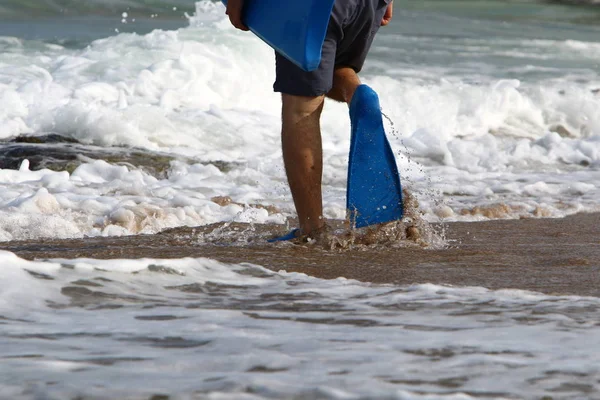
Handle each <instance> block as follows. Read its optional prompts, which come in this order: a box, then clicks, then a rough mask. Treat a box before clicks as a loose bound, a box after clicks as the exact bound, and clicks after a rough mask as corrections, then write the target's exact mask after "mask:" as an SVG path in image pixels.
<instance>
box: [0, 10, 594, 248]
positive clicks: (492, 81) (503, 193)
mask: <svg viewBox="0 0 600 400" xmlns="http://www.w3.org/2000/svg"><path fill="white" fill-rule="evenodd" d="M495 29H498V28H495ZM388 32H391V33H389V34H388ZM378 39H381V40H378V41H377V42H376V43H375V47H374V49H373V52H372V54H371V57H370V58H369V60H368V62H367V65H366V66H365V70H364V73H363V79H364V81H365V82H366V83H368V84H370V85H372V86H373V87H374V88H375V89H376V90H377V92H378V93H379V94H380V98H381V103H382V106H383V110H384V112H385V113H386V115H387V116H389V117H390V119H391V120H392V121H393V124H394V127H393V128H392V127H391V126H388V132H389V135H388V136H389V139H390V142H391V145H392V147H393V149H394V151H395V153H396V154H397V156H398V163H399V167H400V171H401V174H402V178H403V182H404V183H405V186H406V187H408V188H409V190H411V191H412V192H414V193H415V194H417V197H418V198H419V200H420V204H421V207H422V209H423V211H424V212H425V215H426V217H427V218H429V219H436V218H437V216H439V215H445V216H448V217H449V218H450V219H461V218H462V219H464V218H471V217H469V216H466V217H465V216H463V215H462V213H461V212H460V211H461V210H465V209H467V210H468V209H472V208H473V207H475V206H486V205H495V204H507V205H509V207H508V208H507V209H510V210H512V211H510V212H508V213H507V214H505V215H504V216H505V217H513V218H514V217H519V216H521V215H522V214H523V213H525V214H529V215H530V214H531V212H533V210H536V209H539V207H543V208H545V210H546V214H545V215H551V216H557V217H560V216H564V215H567V214H569V213H572V212H577V211H581V210H586V211H595V210H598V203H597V200H595V199H597V198H598V196H599V195H600V193H599V192H598V191H599V190H600V189H598V188H600V178H598V174H597V169H598V166H599V165H600V139H599V138H600V116H599V114H598V113H597V110H598V108H599V107H600V96H598V94H597V93H596V92H595V91H594V90H595V89H597V88H598V87H600V78H599V77H598V74H597V71H596V72H594V71H590V70H589V69H586V68H577V67H576V66H574V65H573V64H568V65H566V66H565V67H563V68H562V69H561V68H560V67H558V66H556V67H553V68H545V65H539V66H534V68H533V69H532V68H529V69H528V66H529V65H530V63H531V62H532V60H531V59H524V60H523V61H519V62H512V61H511V64H510V65H509V66H508V67H507V68H509V69H510V68H512V69H513V70H522V71H525V72H527V71H529V72H531V71H533V72H534V73H538V72H539V73H540V74H541V75H540V77H536V78H535V79H527V76H528V75H525V76H524V77H523V79H520V80H518V79H512V78H509V77H506V76H505V75H507V74H508V73H507V72H506V71H504V72H500V71H499V67H497V66H495V65H494V63H493V61H494V60H496V58H494V57H498V56H499V54H500V53H498V52H501V51H505V50H506V49H508V48H514V49H515V51H520V52H522V53H523V54H525V55H526V54H528V53H532V54H533V53H535V54H538V53H539V54H546V53H548V51H549V49H560V52H559V54H558V56H557V57H558V58H557V59H560V62H561V63H565V62H567V61H569V62H571V61H570V59H572V58H573V57H577V55H578V54H581V57H583V58H581V62H582V63H584V64H585V63H589V56H590V54H592V53H594V51H595V49H596V47H597V43H595V42H593V41H591V40H590V41H584V40H579V39H578V40H574V39H568V40H537V39H527V38H524V39H522V38H512V37H511V38H509V39H506V38H502V37H498V38H488V37H483V38H460V37H459V38H458V39H447V40H444V41H443V44H442V47H443V46H446V47H448V46H450V47H448V48H447V49H446V50H445V51H450V52H452V51H454V50H456V51H457V52H458V51H459V50H460V49H461V48H463V50H464V51H465V52H466V53H468V54H471V56H473V55H478V56H480V59H479V60H478V61H477V64H468V63H455V64H451V65H444V64H443V63H441V62H440V63H438V64H436V63H435V62H433V63H431V65H423V64H422V63H418V62H417V63H415V64H411V63H409V62H407V61H406V60H405V58H406V57H409V58H410V57H411V53H410V51H412V50H411V49H414V51H416V52H421V55H422V56H427V57H434V56H435V54H437V53H436V51H439V50H440V49H439V48H438V47H439V46H440V43H439V40H437V39H434V38H431V37H427V36H407V35H397V34H395V33H394V31H393V30H392V31H387V30H382V31H381V32H380V36H379V38H378ZM390 41H391V42H394V43H396V44H397V45H396V46H395V47H394V46H391V47H390V46H389V45H388V44H389V43H391V42H390ZM388 42H389V43H388ZM2 43H3V44H4V46H8V48H9V49H10V51H8V52H6V53H4V54H2V55H0V138H9V137H12V136H15V135H18V134H25V133H29V134H33V133H43V132H55V133H59V134H62V135H65V136H68V137H72V138H75V139H77V140H79V141H80V142H82V143H84V144H93V145H99V146H135V147H140V148H145V149H148V150H151V151H161V152H166V153H173V154H175V155H177V154H179V155H185V156H189V157H195V158H196V159H197V160H200V161H203V162H205V163H206V162H211V161H225V162H234V163H236V164H234V165H233V166H232V169H231V170H230V171H228V172H226V173H224V172H221V171H219V170H218V169H216V168H214V167H210V166H206V165H200V164H198V165H192V166H185V165H183V164H181V163H175V164H173V165H172V168H171V171H170V172H169V178H168V179H156V178H154V177H152V176H150V175H148V174H145V173H144V172H141V171H136V170H132V169H131V168H126V167H122V166H120V167H117V166H109V165H107V164H106V163H103V162H102V161H98V162H90V163H86V164H83V165H82V166H81V167H79V168H78V169H77V170H76V171H74V172H73V173H72V174H71V175H68V174H67V173H66V172H62V173H60V174H59V173H55V172H53V171H49V170H42V171H30V170H29V169H28V168H25V167H23V168H22V169H21V170H20V171H9V170H2V171H0V182H1V183H2V184H3V192H2V194H1V195H0V199H1V203H0V211H1V212H2V213H3V215H5V217H4V218H7V219H5V220H4V221H3V222H2V224H1V225H0V227H1V229H0V238H4V239H7V238H12V239H19V238H26V237H27V238H30V237H53V236H56V237H58V236H60V237H63V236H65V235H69V234H72V235H74V236H82V235H98V234H109V233H110V234H132V233H139V232H149V233H150V232H155V231H157V230H159V229H162V228H165V227H171V226H177V225H193V224H204V223H211V222H217V221H224V220H228V219H231V218H236V217H239V218H240V219H241V220H243V221H254V222H265V221H283V219H284V216H285V215H288V214H291V213H293V205H292V202H291V198H290V196H289V192H288V189H287V185H286V183H285V174H284V170H283V166H282V162H281V156H280V140H279V135H280V101H279V95H278V94H275V93H273V92H272V83H273V80H274V57H273V52H272V51H271V50H270V49H269V48H268V47H267V46H266V45H265V44H264V43H262V42H261V41H260V40H258V39H257V38H255V37H254V36H253V35H251V34H247V33H244V32H240V31H236V30H235V29H233V28H232V27H231V26H230V24H229V22H228V20H227V18H226V17H225V16H224V8H223V6H222V5H221V4H219V3H214V2H207V1H203V2H199V3H197V12H196V15H194V16H192V17H190V27H188V28H185V29H180V30H178V31H159V30H158V31H154V32H152V33H149V34H147V35H136V34H118V35H115V36H112V37H108V38H105V39H101V40H97V41H95V42H93V43H91V44H90V46H88V47H87V48H85V49H82V50H72V49H65V48H62V47H60V46H57V45H52V46H45V47H42V48H41V50H40V49H39V47H36V48H35V50H31V49H30V48H29V44H28V42H26V41H22V40H19V39H14V38H12V39H11V38H5V39H3V42H2ZM486 57H490V59H489V60H488V59H486ZM432 60H434V61H435V60H437V59H435V58H432ZM560 65H562V64H560ZM585 65H587V64H585ZM475 69H476V70H477V73H476V74H474V72H473V71H475ZM507 71H508V70H507ZM440 73H442V74H444V76H442V77H440ZM499 76H501V77H499ZM394 129H395V131H394ZM322 130H323V141H324V142H323V146H324V162H325V171H324V207H325V216H326V217H327V218H343V217H344V216H345V199H344V193H345V186H346V182H345V180H346V173H347V172H346V167H347V162H348V148H349V130H350V125H349V119H348V115H347V108H346V107H345V106H344V105H340V104H335V103H333V102H328V103H327V105H326V108H325V112H324V115H323V118H322ZM556 132H558V133H556ZM23 165H24V166H25V165H27V164H26V163H25V164H23ZM537 182H542V183H544V185H541V184H539V185H537V186H532V185H536V183H537ZM573 182H576V183H577V185H573ZM40 189H45V190H47V195H44V196H45V200H43V199H40V198H36V197H35V196H36V193H42V192H40ZM39 196H41V194H40V195H39ZM213 196H230V197H232V199H233V200H234V201H236V202H239V203H241V204H252V203H262V204H270V205H275V206H277V207H279V208H280V209H281V210H282V211H283V213H284V214H281V215H274V216H266V215H265V213H264V211H257V210H254V209H253V211H247V212H246V211H243V209H242V208H241V207H239V206H230V207H219V206H217V205H215V204H213V203H211V202H210V198H211V197H213ZM42 197H43V196H42ZM52 197H53V198H54V200H55V202H53V201H52V200H50V199H51V198H52ZM26 199H31V201H29V203H27V201H26ZM40 202H41V203H40ZM38 203H39V204H38ZM440 203H445V204H444V205H443V206H441V207H442V208H443V209H444V212H441V213H440V211H439V210H441V208H440ZM26 204H29V205H28V206H26ZM565 205H566V207H565ZM88 206H89V207H90V209H89V210H88V209H87V208H86V207H88ZM511 207H512V208H511ZM43 210H46V211H43ZM157 210H158V211H157ZM49 211H51V213H49ZM28 212H35V213H41V214H43V215H48V216H49V214H52V216H53V218H59V219H60V218H64V221H63V225H64V227H63V229H59V230H58V232H61V233H56V232H55V231H53V228H52V227H51V226H46V224H45V223H43V222H42V223H41V224H39V222H38V221H37V220H36V218H37V217H30V216H29V215H28V214H27V213H28ZM125 216H127V217H125ZM9 219H10V221H12V223H13V224H14V222H15V221H20V222H18V223H17V224H16V226H20V227H22V228H23V230H22V231H23V232H24V231H27V232H30V233H28V234H27V235H26V236H21V235H22V233H17V231H18V232H22V231H21V230H20V229H18V230H15V229H13V228H8V227H7V226H8V221H9ZM69 232H70V233H69Z"/></svg>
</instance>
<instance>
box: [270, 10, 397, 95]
mask: <svg viewBox="0 0 600 400" xmlns="http://www.w3.org/2000/svg"><path fill="white" fill-rule="evenodd" d="M293 1H302V0H293ZM390 2H391V0H336V2H335V4H334V6H333V11H332V13H331V18H330V19H329V26H328V28H327V34H326V36H325V42H324V43H323V51H322V57H321V64H319V68H317V69H316V70H314V71H311V72H306V71H304V70H302V69H301V68H300V67H297V66H296V65H294V64H293V63H292V62H290V61H289V60H287V59H286V58H285V57H283V56H281V55H279V54H277V53H275V62H276V78H275V84H274V85H273V89H274V90H275V91H276V92H281V93H285V94H291V95H295V96H320V95H323V94H326V93H328V92H329V91H330V90H331V87H332V86H333V72H334V70H335V69H336V68H340V67H350V68H353V69H354V70H355V71H356V72H359V71H360V70H361V69H362V66H363V64H364V62H365V58H366V57H367V53H368V52H369V49H370V48H371V44H372V43H373V39H374V38H375V34H376V33H377V30H378V29H379V27H380V26H381V20H382V19H383V15H384V14H385V10H386V9H387V6H388V4H389V3H390Z"/></svg>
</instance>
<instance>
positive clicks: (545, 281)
mask: <svg viewBox="0 0 600 400" xmlns="http://www.w3.org/2000/svg"><path fill="white" fill-rule="evenodd" d="M246 228H247V226H246ZM267 228H268V227H267ZM267 228H263V229H267ZM199 229H200V230H201V229H203V228H195V229H194V228H177V229H172V230H169V231H165V232H162V233H160V234H156V235H139V236H127V237H111V238H86V239H75V240H36V241H23V242H5V243H1V244H0V249H3V250H8V251H11V252H14V253H16V254H17V255H18V256H20V257H22V258H25V259H48V258H67V259H73V258H98V259H113V258H181V257H208V258H212V259H216V260H219V261H222V262H227V263H242V262H248V263H253V264H258V265H262V266H264V267H266V268H269V269H271V270H274V271H279V270H286V271H289V272H292V271H294V272H302V273H306V274H308V275H312V276H316V277H319V278H325V279H332V278H338V277H345V278H348V279H356V280H360V281H363V282H373V283H393V284H401V285H406V284H417V283H435V284H448V285H454V286H483V287H487V288H490V289H502V288H514V289H524V290H532V291H537V292H543V293H547V294H560V295H565V294H572V295H581V296H600V213H598V214H578V215H574V216H570V217H567V218H563V219H534V218H532V219H521V220H494V221H486V222H455V223H448V224H446V238H447V240H448V246H447V247H446V248H443V249H437V250H432V249H426V248H421V247H419V246H410V247H405V248H394V247H389V246H388V247H384V248H381V246H379V247H367V248H361V249H353V250H344V251H326V250H322V249H318V248H315V247H314V246H308V245H292V244H289V243H288V244H283V245H271V244H263V243H264V242H262V241H261V242H260V244H248V245H243V246H242V245H224V244H223V243H213V244H198V240H197V239H196V237H197V234H198V230H199ZM239 229H243V226H242V227H240V228H239ZM258 229H259V230H260V227H259V228H258ZM270 229H272V227H270Z"/></svg>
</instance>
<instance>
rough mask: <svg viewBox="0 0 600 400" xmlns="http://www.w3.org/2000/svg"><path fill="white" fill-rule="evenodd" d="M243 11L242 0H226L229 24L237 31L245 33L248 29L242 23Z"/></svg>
mask: <svg viewBox="0 0 600 400" xmlns="http://www.w3.org/2000/svg"><path fill="white" fill-rule="evenodd" d="M243 11H244V0H228V1H227V11H226V12H225V14H227V15H229V20H230V21H231V24H232V25H233V26H235V27H236V28H238V29H241V30H243V31H247V30H248V27H247V26H246V25H245V24H244V23H243V22H242V14H243Z"/></svg>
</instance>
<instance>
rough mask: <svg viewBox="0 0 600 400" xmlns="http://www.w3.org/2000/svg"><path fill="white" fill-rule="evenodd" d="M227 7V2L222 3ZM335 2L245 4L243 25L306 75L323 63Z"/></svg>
mask: <svg viewBox="0 0 600 400" xmlns="http://www.w3.org/2000/svg"><path fill="white" fill-rule="evenodd" d="M221 1H222V2H223V4H225V6H227V0H221ZM334 3H335V0H312V1H309V0H302V1H292V2H289V1H284V0H245V4H244V16H243V22H244V24H246V25H247V26H248V28H250V30H251V31H252V32H253V33H254V34H255V35H256V36H258V37H259V38H260V39H261V40H263V41H264V42H265V43H267V44H268V45H269V46H271V47H272V48H273V49H274V50H275V51H277V52H278V53H279V54H281V55H283V56H284V57H286V58H287V59H288V60H290V61H291V62H293V63H294V64H295V65H297V66H298V67H300V68H302V69H303V70H305V71H314V70H315V69H317V68H318V67H319V64H320V63H321V50H322V48H323V41H324V40H325V35H326V33H327V27H328V25H329V18H330V16H331V10H332V9H333V5H334Z"/></svg>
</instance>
